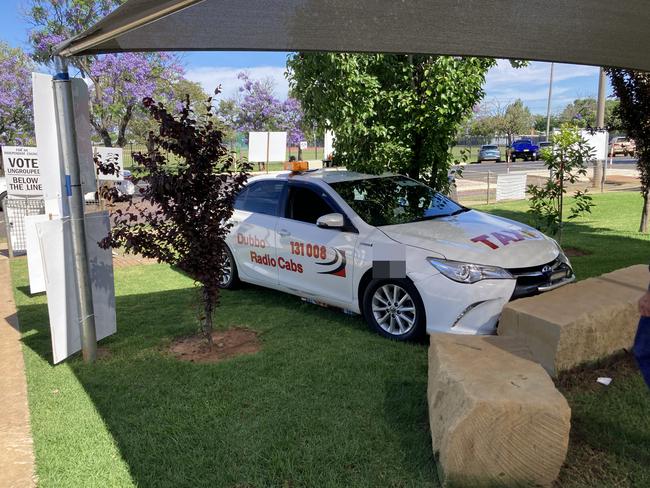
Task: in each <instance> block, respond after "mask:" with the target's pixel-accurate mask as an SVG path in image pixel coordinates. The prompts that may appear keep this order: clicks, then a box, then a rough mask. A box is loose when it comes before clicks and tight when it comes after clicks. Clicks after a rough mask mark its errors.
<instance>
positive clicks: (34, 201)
mask: <svg viewBox="0 0 650 488" xmlns="http://www.w3.org/2000/svg"><path fill="white" fill-rule="evenodd" d="M2 205H3V210H4V212H3V213H4V218H5V229H6V233H7V244H8V247H9V257H14V256H15V255H16V254H23V253H25V252H26V251H27V234H26V231H25V217H28V216H30V215H43V214H44V213H45V201H44V200H43V199H42V198H5V199H4V200H3V202H2Z"/></svg>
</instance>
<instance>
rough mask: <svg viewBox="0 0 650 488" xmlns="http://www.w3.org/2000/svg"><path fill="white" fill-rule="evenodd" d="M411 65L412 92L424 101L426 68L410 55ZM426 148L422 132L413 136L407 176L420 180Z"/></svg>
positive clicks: (417, 132)
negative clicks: (423, 91) (423, 87)
mask: <svg viewBox="0 0 650 488" xmlns="http://www.w3.org/2000/svg"><path fill="white" fill-rule="evenodd" d="M408 59H409V63H410V64H411V90H413V93H414V94H416V95H417V97H418V99H422V98H423V97H422V77H423V76H424V68H423V67H422V64H421V63H419V62H417V60H415V59H414V57H413V55H412V54H410V55H409V57H408ZM423 147H424V137H423V136H422V133H421V132H420V131H416V132H415V133H414V134H413V145H412V147H411V151H412V153H411V161H410V162H409V166H408V170H407V174H408V175H409V176H410V177H411V178H413V179H415V180H417V179H419V178H420V166H421V165H422V159H421V158H422V148H423Z"/></svg>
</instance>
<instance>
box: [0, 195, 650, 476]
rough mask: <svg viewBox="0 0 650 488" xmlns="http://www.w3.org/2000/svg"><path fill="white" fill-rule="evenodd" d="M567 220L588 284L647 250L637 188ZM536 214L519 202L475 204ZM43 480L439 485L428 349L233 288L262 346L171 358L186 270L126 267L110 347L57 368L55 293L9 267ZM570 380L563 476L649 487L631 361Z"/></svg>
mask: <svg viewBox="0 0 650 488" xmlns="http://www.w3.org/2000/svg"><path fill="white" fill-rule="evenodd" d="M594 200H595V202H596V204H597V207H596V208H595V209H594V212H593V215H592V216H590V217H588V218H583V219H580V220H578V221H577V222H575V223H572V224H570V226H568V227H567V229H566V233H565V236H566V238H565V244H566V245H569V246H572V247H576V248H580V249H582V250H583V251H588V252H591V253H592V254H590V255H588V256H584V257H580V258H575V259H574V260H573V262H574V265H575V268H576V271H577V274H578V276H579V277H580V278H585V277H587V276H592V275H596V274H599V273H602V272H604V271H609V270H613V269H616V268H619V267H623V266H628V265H630V264H635V263H642V262H646V261H647V260H648V258H649V256H650V240H649V239H648V238H647V237H641V236H639V235H638V234H637V233H636V232H635V231H636V228H637V226H638V220H639V216H640V209H641V199H640V197H639V196H638V195H637V194H630V193H611V194H604V195H596V196H595V197H594ZM482 209H487V210H489V211H491V212H494V213H498V214H500V215H504V216H508V217H513V218H518V219H526V217H527V216H526V214H525V209H526V204H525V202H517V203H511V204H505V205H499V206H491V207H482ZM12 271H13V279H14V285H15V296H16V302H17V305H18V309H19V318H20V323H21V326H22V329H23V334H24V338H23V341H24V355H25V363H26V370H27V379H28V389H29V402H30V409H31V416H32V417H31V419H32V431H33V435H34V442H35V449H36V463H37V474H38V477H39V484H40V486H42V487H57V488H58V487H80V486H92V487H95V486H96V487H124V486H141V487H150V486H156V487H182V486H187V487H195V486H206V487H239V488H244V487H275V486H278V487H292V488H293V487H330V486H331V487H335V486H337V487H339V486H344V487H434V486H438V483H437V481H436V474H435V467H434V466H435V464H434V459H433V456H432V453H431V441H430V435H429V430H428V417H427V404H426V381H427V348H426V345H425V344H402V343H396V342H391V341H388V340H385V339H382V338H380V337H379V336H377V335H375V334H373V333H371V332H370V331H369V330H368V328H367V327H366V325H365V324H364V323H363V322H362V321H361V319H359V318H357V317H352V316H347V315H344V314H342V313H339V312H336V311H332V310H327V309H321V308H318V307H316V306H313V305H307V304H304V303H302V302H301V301H300V300H299V299H298V298H295V297H292V296H289V295H285V294H281V293H277V292H273V291H269V290H264V289H261V288H257V287H245V288H243V289H242V290H239V291H235V292H224V294H223V299H222V304H221V307H220V308H219V309H218V312H217V322H218V324H219V327H220V328H225V327H230V326H246V327H249V328H251V329H254V330H256V331H258V332H259V334H260V337H261V341H262V344H263V348H262V350H261V351H260V352H259V353H257V354H255V355H250V356H242V357H238V358H235V359H231V360H227V361H224V362H222V363H219V364H202V365H199V364H193V363H183V362H179V361H177V360H175V359H173V358H171V357H169V356H168V355H167V354H166V348H167V346H168V345H169V343H170V341H171V340H173V339H174V338H176V337H179V336H183V335H188V334H192V333H194V332H195V329H196V325H195V324H196V317H197V313H198V311H197V308H196V299H197V294H196V291H195V290H194V288H193V286H192V282H191V280H189V279H187V278H186V277H184V276H183V275H181V274H179V273H177V272H175V271H173V270H172V269H170V268H169V267H168V266H165V265H149V266H138V267H132V268H128V269H116V270H115V278H116V293H117V314H118V316H117V318H118V333H117V334H116V335H115V336H113V337H111V338H108V339H106V340H104V341H102V344H101V346H102V348H103V349H104V350H105V351H106V356H105V357H104V358H103V359H101V360H100V361H98V362H97V363H96V364H95V365H91V366H87V365H84V364H83V363H82V361H81V360H80V358H79V357H75V358H72V359H70V360H68V361H66V362H65V363H63V364H61V365H58V366H52V365H51V352H50V347H51V346H50V337H49V331H48V324H47V309H46V305H45V297H44V296H43V295H39V296H36V297H29V296H28V295H27V290H28V287H27V283H28V280H27V269H26V262H25V260H14V261H13V263H12ZM583 374H585V375H587V377H588V378H589V379H588V381H587V382H586V383H585V384H584V385H583V384H582V383H581V384H580V385H578V386H576V387H571V388H567V389H566V390H565V393H566V395H567V397H568V399H569V402H570V403H571V406H572V409H573V431H572V446H571V450H570V454H569V457H568V465H567V467H566V468H565V469H564V470H563V472H562V477H561V486H569V487H572V486H612V487H614V486H650V447H649V446H650V415H649V412H650V394H648V391H647V390H646V388H645V386H644V385H643V382H642V380H641V378H640V376H639V375H638V374H637V373H636V372H635V371H634V370H633V369H632V368H628V369H627V370H626V371H622V370H621V371H616V370H615V371H612V372H611V374H612V375H613V376H614V382H613V383H612V385H611V386H610V387H608V388H602V387H599V388H590V387H588V385H591V384H592V383H593V381H594V380H595V377H593V378H590V377H589V374H591V375H592V376H593V374H594V373H590V372H589V371H587V372H586V373H583Z"/></svg>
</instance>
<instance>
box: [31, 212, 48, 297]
mask: <svg viewBox="0 0 650 488" xmlns="http://www.w3.org/2000/svg"><path fill="white" fill-rule="evenodd" d="M47 220H50V217H49V215H43V214H41V215H28V216H27V217H25V241H26V242H27V271H28V272H29V293H31V294H32V295H33V294H34V293H41V292H43V291H45V272H44V270H43V256H42V255H41V244H40V242H39V240H38V232H37V230H36V224H38V223H39V222H45V221H47Z"/></svg>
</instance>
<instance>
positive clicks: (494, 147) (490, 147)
mask: <svg viewBox="0 0 650 488" xmlns="http://www.w3.org/2000/svg"><path fill="white" fill-rule="evenodd" d="M483 149H486V150H490V151H493V150H497V149H499V148H498V147H497V146H483Z"/></svg>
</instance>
